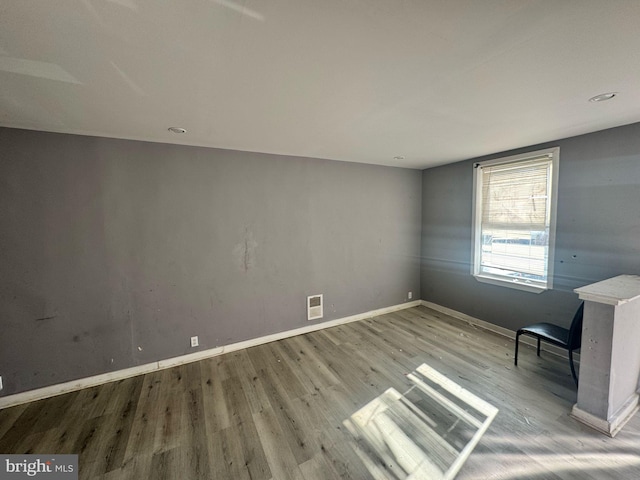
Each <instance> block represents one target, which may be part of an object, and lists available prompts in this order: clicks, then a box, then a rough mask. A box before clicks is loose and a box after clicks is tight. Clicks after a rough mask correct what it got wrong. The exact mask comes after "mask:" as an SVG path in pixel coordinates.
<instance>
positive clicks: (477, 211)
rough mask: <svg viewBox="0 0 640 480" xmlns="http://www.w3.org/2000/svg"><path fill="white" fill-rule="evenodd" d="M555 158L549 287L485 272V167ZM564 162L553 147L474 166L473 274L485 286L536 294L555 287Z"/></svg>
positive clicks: (552, 183) (551, 207) (549, 250)
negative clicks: (560, 169) (561, 163)
mask: <svg viewBox="0 0 640 480" xmlns="http://www.w3.org/2000/svg"><path fill="white" fill-rule="evenodd" d="M545 155H546V156H549V157H551V173H550V176H551V202H550V212H549V213H550V218H549V246H548V255H547V280H546V284H544V285H539V284H531V283H528V282H527V281H526V280H522V279H519V278H512V277H507V276H506V275H499V274H489V273H486V272H481V269H480V262H481V256H482V233H481V232H482V167H487V166H492V165H500V164H506V163H517V162H523V161H527V160H532V159H534V158H539V157H542V156H545ZM559 161H560V148H559V147H553V148H547V149H544V150H537V151H535V152H527V153H523V154H520V155H512V156H509V157H503V158H496V159H493V160H486V161H484V162H478V163H474V165H473V167H474V168H473V226H472V246H471V275H473V276H474V277H475V278H476V280H478V281H479V282H483V283H490V284H493V285H500V286H503V287H509V288H515V289H518V290H524V291H527V292H533V293H542V292H544V291H546V290H551V289H552V288H553V265H554V254H555V243H556V242H555V240H556V210H557V203H558V164H559Z"/></svg>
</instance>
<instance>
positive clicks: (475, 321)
mask: <svg viewBox="0 0 640 480" xmlns="http://www.w3.org/2000/svg"><path fill="white" fill-rule="evenodd" d="M420 302H421V303H420V304H421V305H422V306H424V307H428V308H431V309H433V310H437V311H439V312H442V313H444V314H446V315H449V316H451V317H453V318H457V319H458V320H462V321H463V322H465V323H468V324H470V325H473V326H476V327H478V328H482V329H484V330H489V331H490V332H493V333H497V334H498V335H502V336H503V337H508V338H510V339H511V340H515V338H516V332H515V330H510V329H508V328H504V327H501V326H499V325H495V324H493V323H490V322H485V321H484V320H480V319H479V318H475V317H472V316H470V315H467V314H466V313H461V312H458V311H456V310H453V309H451V308H447V307H443V306H442V305H438V304H437V303H432V302H427V301H426V300H421V301H420ZM520 342H521V343H526V344H527V345H531V346H534V347H535V346H536V345H537V340H536V339H535V338H533V337H529V336H527V335H521V336H520ZM540 349H541V350H542V351H544V352H549V353H552V354H554V355H559V356H561V357H566V356H567V351H566V350H564V349H562V348H559V347H556V346H555V345H551V344H549V343H545V342H543V343H542V344H541V348H540ZM573 359H574V362H575V363H579V362H580V355H579V354H577V353H575V352H574V354H573Z"/></svg>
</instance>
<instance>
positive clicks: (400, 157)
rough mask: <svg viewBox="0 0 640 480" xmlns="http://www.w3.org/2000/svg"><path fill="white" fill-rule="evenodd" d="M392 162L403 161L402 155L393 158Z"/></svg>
mask: <svg viewBox="0 0 640 480" xmlns="http://www.w3.org/2000/svg"><path fill="white" fill-rule="evenodd" d="M393 159H394V160H404V157H403V156H402V155H396V156H395V157H393Z"/></svg>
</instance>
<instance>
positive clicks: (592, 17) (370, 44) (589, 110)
mask: <svg viewBox="0 0 640 480" xmlns="http://www.w3.org/2000/svg"><path fill="white" fill-rule="evenodd" d="M639 80H640V1H638V0H548V1H539V0H448V1H447V0H439V1H438V0H174V1H164V2H160V1H157V0H55V1H52V0H0V125H4V126H9V127H21V128H28V129H37V130H46V131H55V132H69V133H79V134H89V135H99V136H108V137H117V138H131V139H139V140H148V141H153V142H166V143H180V144H189V145H203V146H211V147H220V148H228V149H237V150H248V151H256V152H267V153H278V154H286V155H299V156H306V157H320V158H329V159H334V160H345V161H353V162H365V163H372V164H382V165H396V166H402V167H412V168H425V167H429V166H435V165H440V164H444V163H449V162H454V161H458V160H462V159H466V158H471V157H475V156H479V155H483V154H488V153H493V152H499V151H503V150H507V149H511V148H515V147H521V146H526V145H531V144H535V143H539V142H544V141H549V140H554V139H559V138H563V137H568V136H572V135H577V134H582V133H588V132H592V131H596V130H602V129H604V128H609V127H613V126H618V125H624V124H629V123H633V122H638V121H640V90H639V87H640V83H639ZM610 91H616V92H619V95H618V96H617V97H616V98H615V99H613V100H611V101H608V102H601V103H590V102H588V101H587V100H588V98H590V97H592V96H594V95H597V94H600V93H603V92H610ZM171 126H178V127H184V128H186V129H187V130H188V132H187V133H186V134H183V135H176V134H172V133H170V132H168V131H167V128H168V127H171ZM399 155H400V156H404V157H405V158H404V160H394V159H393V157H394V156H399Z"/></svg>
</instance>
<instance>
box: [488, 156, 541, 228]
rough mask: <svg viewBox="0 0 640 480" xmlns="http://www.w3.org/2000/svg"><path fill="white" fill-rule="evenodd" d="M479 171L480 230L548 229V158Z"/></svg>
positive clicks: (490, 167) (489, 167)
mask: <svg viewBox="0 0 640 480" xmlns="http://www.w3.org/2000/svg"><path fill="white" fill-rule="evenodd" d="M480 168H482V217H481V218H482V229H483V230H532V231H544V230H545V229H546V228H547V227H548V226H549V220H550V211H549V206H550V205H549V203H550V202H549V195H550V187H551V185H550V180H551V175H550V174H549V173H550V169H551V159H550V158H549V156H547V155H545V156H544V157H539V158H534V159H528V160H525V161H521V162H518V163H515V164H514V163H509V164H504V165H500V164H498V165H491V166H484V167H480Z"/></svg>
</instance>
